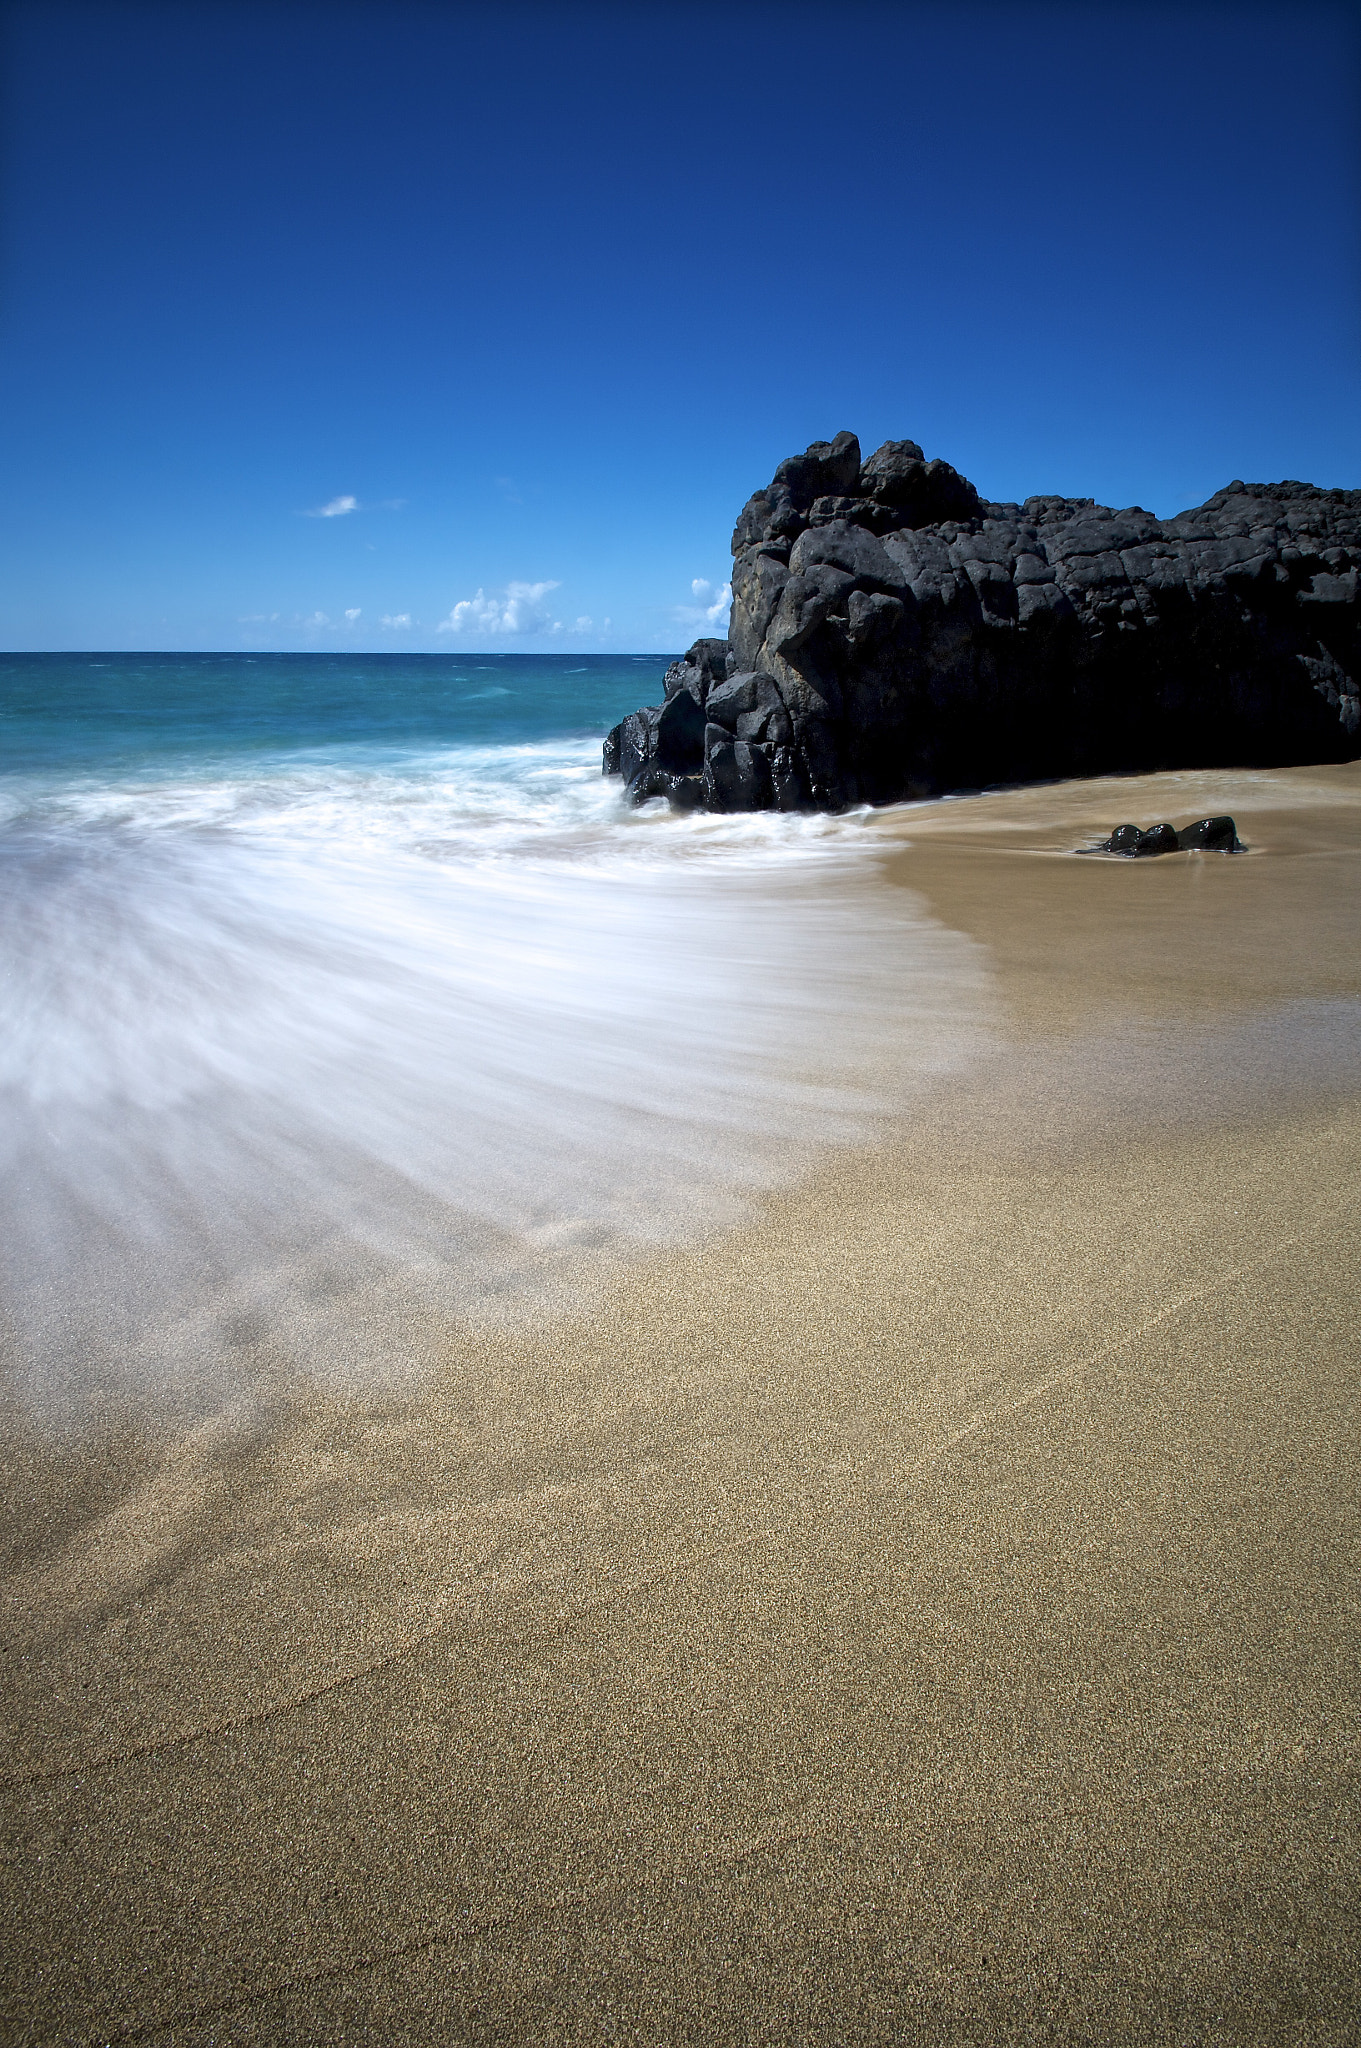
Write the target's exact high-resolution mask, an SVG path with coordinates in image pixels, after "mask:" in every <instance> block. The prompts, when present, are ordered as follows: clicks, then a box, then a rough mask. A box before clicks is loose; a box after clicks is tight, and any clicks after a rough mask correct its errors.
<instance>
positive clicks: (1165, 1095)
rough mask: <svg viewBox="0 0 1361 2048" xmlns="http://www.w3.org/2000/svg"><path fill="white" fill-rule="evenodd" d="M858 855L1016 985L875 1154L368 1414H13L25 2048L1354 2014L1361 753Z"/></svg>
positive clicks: (526, 1320) (14, 1682) (6, 1590)
mask: <svg viewBox="0 0 1361 2048" xmlns="http://www.w3.org/2000/svg"><path fill="white" fill-rule="evenodd" d="M1218 809H1231V810H1233V811H1234V812H1235V814H1236V815H1237V817H1238V819H1239V826H1240V831H1242V833H1243V835H1244V837H1245V838H1246V839H1247V840H1248V842H1249V845H1250V848H1251V849H1252V850H1251V852H1250V853H1249V855H1247V856H1246V857H1243V858H1235V859H1232V860H1229V859H1225V858H1224V857H1222V856H1187V857H1183V856H1177V857H1172V858H1169V859H1167V860H1165V861H1158V862H1139V863H1117V862H1113V861H1105V860H1100V859H1090V860H1088V859H1075V858H1073V857H1072V852H1071V849H1072V848H1073V846H1074V845H1076V844H1080V843H1081V842H1082V839H1083V837H1084V835H1085V836H1090V837H1092V838H1094V837H1096V836H1097V832H1098V830H1100V831H1106V830H1109V828H1110V827H1111V826H1112V825H1113V824H1115V823H1116V822H1118V821H1119V820H1120V819H1121V818H1122V817H1125V816H1128V817H1131V818H1133V819H1135V820H1137V821H1139V822H1141V823H1145V824H1147V823H1152V822H1155V821H1156V820H1157V819H1158V818H1160V817H1163V816H1171V817H1172V818H1173V819H1174V821H1175V822H1184V821H1185V820H1186V819H1187V818H1189V817H1191V816H1194V815H1197V814H1198V813H1200V812H1202V811H1205V810H1218ZM869 829H870V830H872V831H873V832H874V833H875V834H877V835H879V837H880V838H881V839H882V842H883V854H884V859H885V861H886V862H887V863H888V865H889V872H890V873H891V875H892V876H893V877H894V878H895V879H896V880H900V881H901V883H902V884H903V886H904V887H906V888H909V889H911V890H913V891H915V892H917V893H918V894H920V895H921V896H923V897H925V899H926V900H927V902H928V903H929V904H930V907H931V909H932V910H933V912H934V914H935V915H936V916H937V917H938V918H939V919H940V920H941V922H942V923H943V924H944V925H946V926H948V927H950V928H951V929H953V930H956V931H960V932H963V933H966V934H967V935H968V936H969V937H970V938H972V939H973V940H974V941H976V942H977V943H978V945H979V946H981V947H982V948H984V949H986V953H987V956H988V958H989V960H990V962H991V965H992V969H993V972H994V974H995V981H996V995H997V1005H998V1008H997V1017H996V1020H995V1038H994V1043H993V1049H992V1051H991V1053H990V1054H989V1055H988V1056H987V1057H986V1058H984V1059H982V1060H981V1061H980V1063H979V1064H978V1065H976V1066H975V1067H974V1068H973V1069H972V1070H971V1072H970V1073H969V1074H968V1075H967V1076H966V1077H965V1078H964V1079H963V1080H960V1079H959V1078H958V1077H955V1078H954V1079H949V1080H944V1081H942V1083H941V1085H940V1087H939V1089H938V1090H937V1092H936V1093H935V1095H933V1096H932V1097H931V1098H930V1099H928V1100H927V1101H926V1102H924V1103H923V1104H922V1105H921V1107H920V1108H919V1110H918V1111H916V1112H915V1113H914V1114H913V1115H912V1116H911V1117H910V1118H909V1119H907V1120H905V1121H904V1122H902V1123H900V1124H898V1125H895V1126H894V1127H893V1128H891V1129H888V1128H886V1129H885V1132H884V1137H883V1142H882V1143H881V1144H879V1145H877V1146H875V1147H873V1148H862V1149H860V1150H857V1151H854V1152H851V1151H843V1152H841V1153H839V1154H832V1155H829V1156H828V1157H827V1158H825V1159H824V1160H823V1162H822V1164H821V1165H820V1166H819V1167H818V1168H817V1170H816V1171H815V1172H814V1173H813V1174H812V1175H811V1176H810V1177H809V1178H808V1179H806V1180H805V1181H804V1182H802V1183H801V1184H800V1185H799V1186H797V1187H795V1188H793V1189H792V1190H790V1191H787V1192H785V1193H783V1194H781V1195H778V1196H771V1197H767V1198H765V1199H763V1200H762V1202H761V1203H760V1205H759V1209H758V1211H757V1213H756V1214H754V1215H753V1217H752V1218H751V1221H750V1223H749V1224H748V1225H747V1226H745V1227H743V1228H741V1229H738V1230H732V1231H729V1232H727V1233H725V1234H720V1235H716V1236H711V1237H710V1238H708V1239H707V1240H706V1241H704V1242H703V1243H701V1244H699V1245H698V1246H694V1247H691V1248H689V1249H685V1250H680V1251H671V1252H668V1253H664V1254H663V1253H659V1254H656V1255H654V1256H651V1257H649V1258H646V1259H635V1260H634V1261H632V1262H631V1263H630V1264H628V1265H627V1266H625V1267H623V1268H622V1269H619V1270H616V1271H613V1272H612V1273H609V1274H606V1275H605V1276H604V1277H599V1278H597V1280H596V1281H595V1282H594V1283H593V1285H592V1288H591V1290H590V1291H589V1292H588V1293H586V1294H583V1295H582V1296H581V1298H579V1299H575V1300H573V1299H571V1298H567V1299H563V1300H561V1301H560V1302H559V1303H558V1304H557V1306H556V1307H551V1306H549V1305H542V1306H540V1308H539V1309H538V1310H537V1312H535V1313H534V1314H532V1315H530V1316H527V1317H526V1316H524V1315H521V1316H519V1317H517V1318H514V1319H510V1320H507V1321H506V1322H505V1323H504V1324H503V1325H499V1326H498V1325H497V1324H496V1323H495V1322H491V1323H488V1322H486V1321H483V1322H481V1323H479V1324H478V1326H477V1327H476V1328H473V1327H466V1326H460V1325H451V1324H450V1323H449V1322H448V1321H447V1319H444V1318H442V1317H440V1316H438V1315H436V1314H434V1313H433V1312H431V1313H428V1314H425V1315H424V1316H422V1315H421V1314H420V1313H419V1308H418V1305H408V1308H407V1311H406V1317H405V1323H404V1328H405V1331H406V1341H407V1345H408V1348H409V1351H410V1355H411V1359H412V1360H413V1361H414V1362H415V1364H416V1365H417V1366H418V1367H419V1370H418V1371H416V1372H414V1373H413V1374H412V1375H411V1376H409V1377H407V1378H404V1379H397V1380H392V1379H386V1380H385V1379H383V1378H382V1377H381V1376H380V1377H379V1379H378V1381H377V1384H376V1385H375V1387H374V1388H373V1389H372V1390H370V1391H368V1392H364V1393H361V1392H358V1391H352V1392H351V1393H350V1394H349V1395H341V1394H339V1393H337V1392H335V1391H334V1390H332V1391H330V1392H327V1391H326V1390H324V1388H322V1387H320V1386H319V1385H317V1384H315V1383H311V1384H308V1383H303V1382H300V1381H297V1380H295V1379H290V1377H289V1376H288V1374H287V1372H286V1371H284V1370H283V1369H282V1368H281V1366H280V1364H279V1362H278V1360H277V1359H276V1358H274V1357H273V1356H272V1355H271V1353H270V1350H269V1345H268V1342H267V1341H266V1339H265V1338H264V1336H263V1335H262V1336H260V1337H259V1338H257V1339H253V1338H252V1334H251V1332H250V1331H245V1332H243V1334H242V1349H243V1354H244V1355H246V1356H247V1357H250V1356H251V1346H252V1343H253V1342H254V1343H255V1345H256V1351H255V1357H254V1365H255V1377H254V1380H253V1382H252V1391H251V1393H250V1395H249V1397H241V1398H238V1399H236V1400H234V1401H233V1402H232V1403H230V1404H228V1405H226V1406H224V1407H221V1408H220V1409H218V1410H216V1411H214V1412H211V1413H207V1414H205V1415H203V1416H201V1417H200V1418H199V1419H197V1420H196V1421H195V1422H194V1423H193V1425H192V1426H178V1427H175V1428H171V1427H168V1426H164V1425H162V1426H158V1424H157V1422H156V1419H155V1417H154V1416H151V1415H148V1414H147V1413H145V1412H143V1411H140V1410H136V1411H134V1410H133V1409H131V1408H130V1409H129V1411H128V1412H127V1413H126V1414H125V1415H123V1416H119V1415H118V1414H117V1413H109V1414H106V1415H105V1416H104V1418H103V1420H102V1422H101V1426H100V1429H99V1430H98V1432H96V1433H91V1432H89V1431H87V1432H85V1433H83V1434H74V1435H73V1434H66V1435H63V1434H60V1433H58V1434H54V1433H53V1432H52V1430H51V1429H50V1428H46V1427H43V1426H40V1424H39V1423H38V1422H37V1421H34V1420H32V1419H27V1418H26V1417H25V1415H24V1414H23V1413H22V1412H21V1411H20V1410H18V1409H17V1408H15V1409H12V1410H11V1412H10V1418H9V1422H10V1426H9V1431H8V1448H7V1451H6V1456H5V1471H4V1484H5V1498H6V1506H7V1517H6V1523H5V1538H6V1542H5V1564H4V1585H3V1597H4V1610H3V1611H4V1646H5V1654H4V1681H3V1684H4V1694H5V1700H4V1705H5V1737H6V1739H5V1770H4V1777H5V1784H4V1802H5V1825H4V1838H5V1844H6V1853H5V1858H4V1877H3V1886H4V1896H3V1898H0V1911H3V1914H4V1918H5V1924H6V1925H7V1927H8V1928H9V1929H10V1930H11V1931H10V1935H9V1938H8V1940H7V1942H6V1944H5V1951H6V1953H5V1963H4V1972H5V1976H4V2005H3V2008H2V2009H0V2010H2V2011H3V2029H4V2035H5V2038H6V2039H13V2040H16V2041H28V2040H32V2041H40V2040H70V2041H106V2040H113V2039H136V2040H147V2041H164V2042H167V2043H168V2042H172V2041H173V2042H176V2043H191V2042H192V2043H208V2042H236V2041H241V2042H261V2043H264V2042H269V2043H274V2042H281V2041H300V2042H302V2041H307V2042H311V2041H325V2042H327V2043H339V2042H350V2041H355V2042H358V2041H373V2040H378V2041H393V2042H396V2041H412V2042H418V2041H420V2042H423V2041H430V2040H438V2041H445V2040H451V2041H452V2040H457V2041H462V2040H472V2041H481V2040H487V2041H491V2040H503V2041H519V2040H533V2041H538V2040H545V2041H549V2040H580V2041H597V2040H601V2039H621V2040H634V2041H659V2042H661V2041H683V2040H694V2041H706V2042H713V2041H729V2040H730V2041H790V2042H804V2041H812V2040H828V2041H855V2042H861V2041H864V2042H871V2041H875V2042H877V2041H899V2040H907V2041H923V2042H931V2043H935V2042H951V2043H956V2042H959V2043H963V2042H968V2043H974V2042H977V2043H980V2044H981V2043H985V2042H986V2043H993V2042H999V2041H1002V2042H1005V2041H1018V2042H1019V2041H1027V2042H1030V2041H1035V2040H1049V2041H1074V2042H1078V2041H1081V2042H1106V2041H1110V2042H1117V2041H1119V2042H1127V2041H1150V2042H1163V2041H1166V2042H1178V2043H1180V2042H1192V2041H1194V2042H1207V2043H1209V2042H1275V2041H1282V2042H1299V2043H1301V2044H1303V2043H1305V2042H1308V2043H1310V2044H1321V2043H1333V2042H1336V2043H1342V2042H1346V2041H1350V2040H1352V2039H1354V2038H1355V2037H1356V2034H1357V2032H1358V2028H1359V2027H1361V1990H1359V1989H1358V1984H1359V1973H1358V1965H1359V1964H1361V1940H1359V1939H1358V1924H1357V1919H1358V1916H1357V1908H1356V1898H1357V1895H1358V1875H1359V1873H1361V1857H1359V1856H1358V1817H1359V1815H1358V1807H1359V1804H1361V1802H1359V1801H1358V1782H1357V1755H1356V1728H1357V1676H1358V1672H1357V1665H1358V1647H1359V1645H1361V1629H1359V1628H1358V1598H1357V1587H1358V1585H1361V1569H1359V1567H1361V1555H1359V1554H1358V1552H1359V1551H1361V1544H1359V1543H1358V1538H1359V1537H1361V1513H1359V1512H1358V1487H1357V1470H1358V1448H1359V1445H1358V1438H1359V1437H1361V1414H1359V1413H1358V1399H1357V1394H1358V1377H1359V1375H1358V1365H1359V1364H1361V1356H1359V1354H1361V1345H1359V1344H1358V1337H1357V1326H1358V1317H1357V1312H1356V1299H1357V1219H1358V1215H1359V1214H1361V1087H1359V1086H1358V1084H1357V1080H1356V1075H1357V1072H1358V1068H1357V1065H1356V1059H1355V1055H1356V1051H1357V1048H1358V1016H1359V1015H1361V909H1359V908H1358V905H1361V889H1359V888H1358V883H1359V882H1361V769H1358V768H1355V767H1353V768H1345V769H1322V770H1316V771H1314V770H1300V771H1289V772H1282V773H1279V774H1276V775H1259V776H1243V777H1237V778H1235V777H1231V776H1220V777H1212V776H1202V777H1195V778H1189V777H1188V778H1168V777H1157V778H1154V777H1150V778H1144V779H1142V780H1140V781H1129V782H1122V783H1119V784H1115V785H1112V784H1109V783H1107V784H1103V785H1091V786H1088V787H1085V788H1084V787H1083V786H1077V785H1068V786H1066V787H1064V788H1059V789H1045V790H1029V791H1020V792H1012V793H1008V794H1005V795H1002V796H997V797H983V798H980V799H977V800H965V801H957V802H952V803H946V804H940V805H933V806H928V807H924V808H914V809H912V810H909V811H904V812H900V813H896V814H884V815H882V816H881V817H879V818H876V819H875V820H874V821H873V822H872V825H871V827H870V828H869ZM355 1314H356V1315H357V1316H359V1318H360V1323H361V1327H360V1331H359V1339H360V1341H362V1336H363V1328H362V1316H363V1305H362V1302H361V1303H360V1304H359V1305H358V1306H357V1307H356V1310H355ZM372 1314H373V1320H372V1329H373V1333H374V1343H375V1348H376V1349H379V1350H381V1349H382V1348H383V1346H385V1345H387V1344H388V1343H390V1328H389V1325H390V1320H391V1312H390V1305H377V1304H375V1306H374V1308H373V1312H372Z"/></svg>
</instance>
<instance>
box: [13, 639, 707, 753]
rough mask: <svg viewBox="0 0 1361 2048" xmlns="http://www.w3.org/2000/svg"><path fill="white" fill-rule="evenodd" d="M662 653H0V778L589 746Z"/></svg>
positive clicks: (654, 672)
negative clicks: (557, 742) (558, 743)
mask: <svg viewBox="0 0 1361 2048" xmlns="http://www.w3.org/2000/svg"><path fill="white" fill-rule="evenodd" d="M672 659H674V657H673V656H670V655H646V656H642V655H576V656H572V655H552V654H546V655H514V654H487V655H475V656H469V657H467V658H463V659H453V658H445V657H443V656H440V655H413V656H403V655H385V654H375V655H359V656H348V657H347V656H343V655H332V654H261V655H240V654H197V655H185V654H144V655H113V654H25V655H4V656H0V762H2V763H3V766H2V767H0V773H3V774H5V775H12V774H15V773H44V774H61V773H63V772H66V773H70V774H75V775H81V776H85V775H89V774H91V773H100V772H105V773H107V772H117V773H135V774H139V775H145V776H153V775H156V774H164V773H169V772H173V771H174V768H175V767H176V765H181V766H182V765H184V764H186V763H190V762H197V763H198V764H199V765H201V766H208V765H212V766H215V767H217V768H219V769H222V768H226V767H227V766H228V765H229V764H232V763H240V762H242V761H249V760H254V761H261V760H266V759H268V758H270V757H276V758H278V757H286V756H290V755H292V756H298V755H311V756H318V757H326V758H330V759H336V758H340V757H344V756H346V755H349V756H354V755H357V754H364V755H367V756H381V755H384V754H392V753H395V752H400V751H410V750H413V749H415V750H419V749H427V748H431V747H440V748H450V747H459V746H471V747H479V748H481V747H488V746H496V745H503V746H514V745H525V744H531V745H532V744H535V743H539V742H543V741H546V740H551V739H570V738H576V739H583V738H601V737H603V735H604V734H605V732H606V731H607V730H608V729H609V727H610V726H611V725H613V724H614V723H615V722H616V721H617V720H618V719H620V718H622V717H623V716H624V714H625V713H626V712H628V711H632V710H633V709H634V708H635V707H636V706H637V705H639V704H641V703H644V702H650V701H656V700H657V699H659V698H660V696H661V678H662V673H663V671H664V669H665V668H666V665H667V662H668V661H670V660H672Z"/></svg>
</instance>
